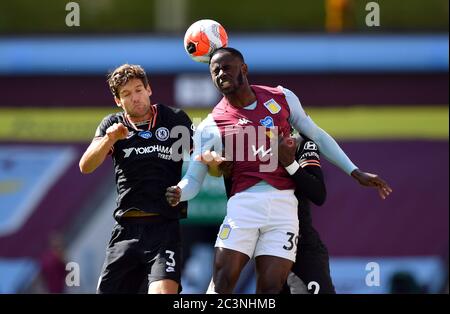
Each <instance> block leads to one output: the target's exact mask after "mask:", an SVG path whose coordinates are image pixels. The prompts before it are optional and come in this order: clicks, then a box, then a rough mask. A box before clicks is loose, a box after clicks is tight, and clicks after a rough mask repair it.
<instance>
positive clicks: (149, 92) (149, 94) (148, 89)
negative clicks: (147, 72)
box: [145, 84, 152, 97]
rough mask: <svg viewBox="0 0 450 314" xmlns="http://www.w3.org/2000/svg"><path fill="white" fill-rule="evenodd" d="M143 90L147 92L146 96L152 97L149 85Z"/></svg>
mask: <svg viewBox="0 0 450 314" xmlns="http://www.w3.org/2000/svg"><path fill="white" fill-rule="evenodd" d="M145 89H146V90H147V92H148V96H149V97H150V96H151V95H152V88H151V87H150V84H148V85H147V87H146V88H145Z"/></svg>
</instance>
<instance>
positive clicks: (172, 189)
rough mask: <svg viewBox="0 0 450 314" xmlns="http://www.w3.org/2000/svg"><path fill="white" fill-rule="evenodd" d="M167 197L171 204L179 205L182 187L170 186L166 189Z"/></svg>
mask: <svg viewBox="0 0 450 314" xmlns="http://www.w3.org/2000/svg"><path fill="white" fill-rule="evenodd" d="M166 199H167V202H168V203H169V205H170V206H177V205H178V203H179V202H180V199H181V189H180V187H179V186H176V185H174V186H169V187H168V188H167V190H166Z"/></svg>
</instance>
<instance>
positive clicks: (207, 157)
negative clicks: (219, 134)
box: [194, 150, 226, 168]
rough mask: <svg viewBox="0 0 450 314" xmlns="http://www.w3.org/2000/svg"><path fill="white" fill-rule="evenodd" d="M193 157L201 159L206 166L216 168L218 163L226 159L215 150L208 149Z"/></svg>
mask: <svg viewBox="0 0 450 314" xmlns="http://www.w3.org/2000/svg"><path fill="white" fill-rule="evenodd" d="M194 159H195V160H197V161H201V162H202V163H203V164H205V165H207V166H208V167H216V168H217V167H219V165H220V164H221V163H222V162H224V161H225V160H226V159H225V157H222V156H220V155H219V154H218V153H217V152H215V151H210V150H205V151H204V152H203V154H202V155H201V156H200V155H197V156H195V157H194Z"/></svg>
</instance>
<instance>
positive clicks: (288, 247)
mask: <svg viewBox="0 0 450 314" xmlns="http://www.w3.org/2000/svg"><path fill="white" fill-rule="evenodd" d="M286 234H287V236H288V237H289V238H288V242H289V246H286V245H283V249H285V250H287V251H290V250H292V249H293V248H294V241H295V247H297V244H298V236H297V235H295V233H292V232H286ZM294 237H295V240H294Z"/></svg>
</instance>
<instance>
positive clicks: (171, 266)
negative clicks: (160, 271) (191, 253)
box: [166, 250, 176, 273]
mask: <svg viewBox="0 0 450 314" xmlns="http://www.w3.org/2000/svg"><path fill="white" fill-rule="evenodd" d="M166 254H168V255H169V256H168V260H167V261H166V265H167V268H166V272H168V273H170V272H174V271H175V269H174V266H175V264H176V263H175V259H174V258H173V256H174V255H175V252H173V251H170V250H166Z"/></svg>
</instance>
